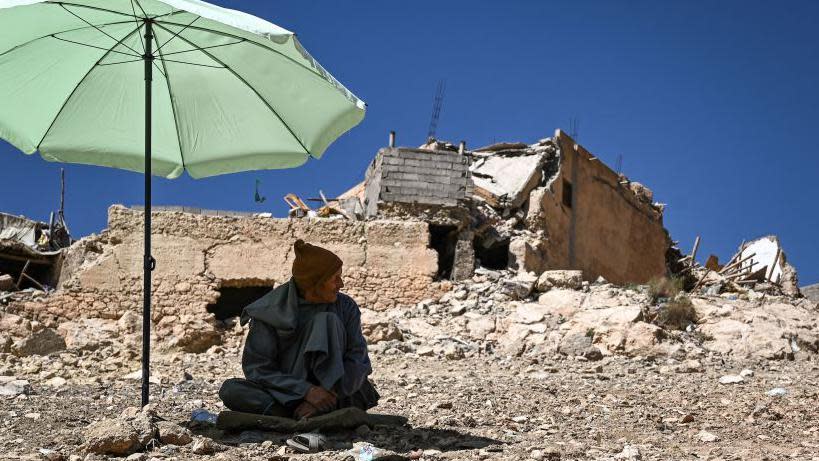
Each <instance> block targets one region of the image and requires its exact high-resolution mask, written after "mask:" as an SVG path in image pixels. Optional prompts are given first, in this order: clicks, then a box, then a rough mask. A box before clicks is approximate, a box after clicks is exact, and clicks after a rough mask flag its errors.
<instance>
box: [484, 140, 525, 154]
mask: <svg viewBox="0 0 819 461" xmlns="http://www.w3.org/2000/svg"><path fill="white" fill-rule="evenodd" d="M527 148H529V145H528V144H526V143H522V142H496V143H494V144H490V145H488V146H483V147H480V148H478V149H475V152H500V151H503V150H523V149H527Z"/></svg>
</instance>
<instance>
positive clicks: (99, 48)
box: [49, 21, 140, 58]
mask: <svg viewBox="0 0 819 461" xmlns="http://www.w3.org/2000/svg"><path fill="white" fill-rule="evenodd" d="M128 22H130V21H128ZM136 30H139V29H136ZM136 30H135V31H136ZM131 33H132V34H133V32H131ZM49 37H54V38H56V39H57V40H61V41H63V42H68V43H73V44H75V45H82V46H87V47H89V48H96V49H98V50H103V51H109V52H112V53H117V54H122V55H125V56H131V57H134V58H138V57H140V55H139V54H130V53H124V52H122V51H117V50H115V49H113V48H110V49H109V48H103V47H101V46H94V45H89V44H87V43H81V42H75V41H74V40H68V39H67V38H60V37H57V36H56V35H49ZM117 45H119V44H117ZM117 45H114V46H117Z"/></svg>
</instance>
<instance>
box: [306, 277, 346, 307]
mask: <svg viewBox="0 0 819 461" xmlns="http://www.w3.org/2000/svg"><path fill="white" fill-rule="evenodd" d="M342 288H344V281H343V280H341V269H339V270H338V271H336V273H335V274H333V275H331V276H330V277H328V278H327V279H325V280H324V281H323V282H321V283H319V284H318V285H316V286H315V287H314V288H313V289H312V290H311V293H310V298H312V299H310V300H309V301H312V302H319V303H334V302H336V297H337V296H338V292H339V291H341V289H342Z"/></svg>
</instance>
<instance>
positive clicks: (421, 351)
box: [415, 346, 435, 357]
mask: <svg viewBox="0 0 819 461" xmlns="http://www.w3.org/2000/svg"><path fill="white" fill-rule="evenodd" d="M415 353H416V354H418V355H420V356H421V357H430V356H433V355H435V350H434V349H433V348H431V347H429V346H419V347H418V348H417V349H415Z"/></svg>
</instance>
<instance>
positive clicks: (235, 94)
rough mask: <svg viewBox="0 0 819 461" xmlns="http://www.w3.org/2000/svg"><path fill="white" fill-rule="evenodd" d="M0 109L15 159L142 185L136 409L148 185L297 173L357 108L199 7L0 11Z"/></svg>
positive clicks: (0, 0) (182, 2)
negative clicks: (36, 158)
mask: <svg viewBox="0 0 819 461" xmlns="http://www.w3.org/2000/svg"><path fill="white" fill-rule="evenodd" d="M0 101H2V103H0V138H3V139H5V140H7V141H9V142H10V143H11V144H13V145H14V146H16V147H17V148H18V149H20V150H22V151H23V152H25V153H28V154H33V153H35V152H39V153H40V155H41V156H42V157H43V158H45V159H46V160H49V161H58V162H69V163H84V164H90V165H101V166H107V167H113V168H122V169H126V170H131V171H138V172H142V173H144V175H145V235H144V238H145V254H144V260H143V279H144V285H143V313H142V404H143V405H146V404H147V403H148V398H149V376H150V372H149V370H150V337H151V335H150V332H151V320H150V319H151V271H152V270H153V269H154V267H155V261H154V259H153V257H152V256H151V175H152V174H157V175H161V176H164V177H167V178H175V177H178V176H179V175H181V174H182V172H183V171H187V172H188V173H189V174H190V175H191V176H193V177H194V178H201V177H205V176H213V175H218V174H224V173H233V172H237V171H247V170H259V169H275V168H292V167H296V166H299V165H301V164H303V163H304V162H306V161H307V159H308V158H309V157H310V156H312V157H315V158H320V157H321V155H322V154H323V153H324V151H325V149H327V146H329V145H330V143H331V142H333V141H334V140H335V139H336V138H337V137H338V136H340V135H341V134H343V133H344V132H345V131H347V130H349V129H350V128H352V127H354V126H355V125H356V124H358V123H359V122H360V121H361V120H362V119H363V118H364V109H365V105H364V103H363V102H362V101H360V100H359V99H358V98H356V97H355V96H354V95H353V94H352V93H350V92H349V91H348V90H347V89H346V88H344V86H343V85H342V84H341V83H339V82H338V81H337V80H336V79H335V78H333V77H332V76H331V75H330V74H329V73H328V72H327V71H326V70H325V69H324V68H323V67H321V65H320V64H319V63H318V62H316V60H315V59H313V58H312V57H311V56H310V54H308V53H307V51H306V50H305V49H304V48H303V47H302V46H301V45H300V44H299V42H298V40H297V39H296V37H295V35H294V34H293V33H292V32H288V31H287V30H285V29H282V28H281V27H278V26H276V25H275V24H271V23H269V22H267V21H264V20H262V19H259V18H256V17H253V16H250V15H247V14H245V13H241V12H238V11H233V10H228V9H225V8H220V7H218V6H214V5H210V4H207V3H205V2H202V1H198V0H70V1H65V2H63V1H46V0H0Z"/></svg>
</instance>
